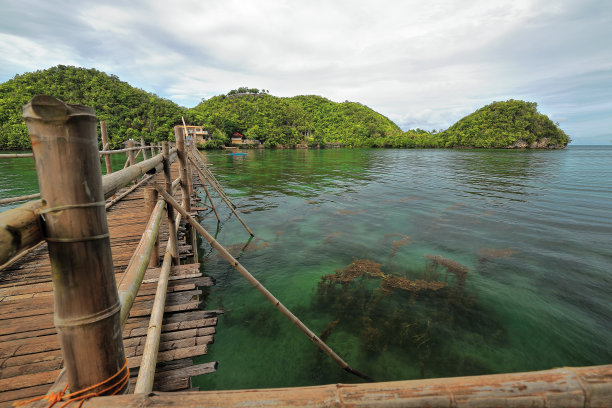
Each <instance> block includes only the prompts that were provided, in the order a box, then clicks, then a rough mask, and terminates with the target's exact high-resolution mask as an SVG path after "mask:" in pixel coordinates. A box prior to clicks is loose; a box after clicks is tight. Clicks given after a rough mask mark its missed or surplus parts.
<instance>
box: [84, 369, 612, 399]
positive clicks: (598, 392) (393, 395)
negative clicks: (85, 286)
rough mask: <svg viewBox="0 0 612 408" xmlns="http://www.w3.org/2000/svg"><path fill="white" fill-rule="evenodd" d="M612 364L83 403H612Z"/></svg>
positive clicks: (157, 393) (135, 396)
mask: <svg viewBox="0 0 612 408" xmlns="http://www.w3.org/2000/svg"><path fill="white" fill-rule="evenodd" d="M610 401H612V365H603V366H594V367H576V368H570V367H566V368H555V369H552V370H546V371H535V372H528V373H512V374H494V375H480V376H473V377H454V378H432V379H427V380H409V381H393V382H381V383H374V384H332V385H320V386H314V387H299V388H298V387H295V388H273V389H261V390H232V391H202V392H181V393H180V394H177V393H159V392H153V393H150V394H133V395H122V396H119V397H100V398H93V399H90V400H88V401H86V402H85V404H84V405H83V407H84V408H101V407H110V408H114V407H121V408H136V407H138V408H142V407H160V406H181V407H183V408H195V407H262V406H265V407H267V408H275V407H306V406H308V407H339V408H344V407H380V408H391V407H394V408H395V407H432V408H449V407H463V408H476V407H478V408H482V407H506V408H519V407H548V408H567V407H580V408H595V407H610V406H611V405H612V404H611V403H610Z"/></svg>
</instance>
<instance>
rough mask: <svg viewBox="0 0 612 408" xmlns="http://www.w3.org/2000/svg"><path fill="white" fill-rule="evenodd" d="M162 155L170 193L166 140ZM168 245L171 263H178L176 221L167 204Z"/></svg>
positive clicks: (168, 158)
mask: <svg viewBox="0 0 612 408" xmlns="http://www.w3.org/2000/svg"><path fill="white" fill-rule="evenodd" d="M162 156H163V158H164V160H163V164H164V179H165V182H166V191H167V192H168V194H170V195H172V194H173V192H174V189H173V188H172V176H171V174H170V145H169V144H168V141H167V140H166V141H163V142H162ZM167 212H168V234H169V236H168V246H169V247H170V254H171V255H172V265H178V264H179V252H178V242H177V241H178V239H177V236H176V232H177V229H176V225H177V224H176V221H175V220H174V208H172V207H170V206H168V208H167Z"/></svg>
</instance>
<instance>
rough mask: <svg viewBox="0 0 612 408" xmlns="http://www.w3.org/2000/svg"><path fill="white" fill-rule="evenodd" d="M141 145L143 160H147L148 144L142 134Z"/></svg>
mask: <svg viewBox="0 0 612 408" xmlns="http://www.w3.org/2000/svg"><path fill="white" fill-rule="evenodd" d="M140 147H142V160H147V144H146V143H145V140H144V136H140Z"/></svg>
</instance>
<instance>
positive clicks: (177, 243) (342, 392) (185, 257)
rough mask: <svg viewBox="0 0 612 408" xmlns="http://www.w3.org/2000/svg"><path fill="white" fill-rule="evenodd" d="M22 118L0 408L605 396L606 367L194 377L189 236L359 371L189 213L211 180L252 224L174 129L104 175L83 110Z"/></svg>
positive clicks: (5, 259)
mask: <svg viewBox="0 0 612 408" xmlns="http://www.w3.org/2000/svg"><path fill="white" fill-rule="evenodd" d="M24 119H25V121H26V124H27V125H28V130H29V132H30V136H31V139H32V146H33V156H34V158H35V164H36V170H37V174H38V177H39V185H40V189H41V192H40V200H37V201H30V202H28V203H26V204H23V205H21V206H20V207H18V208H15V209H11V210H7V211H5V212H3V213H1V214H0V264H2V266H1V267H0V406H13V404H16V405H17V406H19V405H27V406H37V407H45V406H51V405H54V404H59V405H57V406H63V405H66V404H74V405H75V406H77V405H78V404H81V405H82V406H84V407H144V406H154V405H155V406H158V405H159V406H184V407H195V406H266V407H269V406H306V405H308V406H385V407H386V406H415V407H416V406H431V407H459V406H466V407H473V406H482V407H484V406H504V407H519V406H541V407H569V406H575V407H599V406H612V365H605V366H597V367H580V368H560V369H554V370H547V371H541V372H533V373H515V374H501V375H489V376H479V377H463V378H453V379H432V380H420V381H399V382H389V383H369V384H355V385H342V384H338V385H329V386H318V387H304V388H285V389H271V390H243V391H199V390H197V389H195V388H192V386H191V383H190V378H191V377H192V376H196V375H201V374H207V373H212V372H214V371H215V370H216V369H217V362H215V361H210V362H208V363H205V364H198V365H195V364H194V363H193V357H195V356H201V355H205V354H206V353H207V350H208V347H209V346H210V344H212V343H213V340H214V334H215V325H216V322H217V315H218V314H219V313H222V311H219V310H206V305H204V304H202V302H201V301H200V295H201V293H202V288H204V287H207V286H211V285H213V284H214V282H213V281H212V280H211V279H210V278H208V277H204V276H202V274H201V273H200V268H199V264H198V251H197V249H198V241H197V236H198V235H199V236H201V237H203V238H204V239H205V240H206V241H208V242H209V244H210V245H212V246H213V247H214V248H215V249H216V250H217V251H219V253H220V254H221V255H222V256H223V257H224V258H225V259H226V260H227V261H228V262H229V263H230V264H232V266H233V267H234V268H236V269H237V270H238V272H240V273H241V274H242V275H243V276H245V278H246V279H248V280H249V281H250V282H251V283H252V284H253V285H254V286H255V288H256V289H257V290H259V291H260V292H261V293H262V294H264V296H266V298H267V299H268V300H269V301H271V302H272V303H273V304H274V305H275V306H276V307H277V308H278V309H279V310H280V311H281V312H282V313H283V314H285V315H286V316H287V317H288V318H289V319H291V321H292V322H293V323H294V324H295V325H296V326H297V327H298V328H299V329H300V330H302V331H303V332H304V333H305V334H307V335H308V336H309V337H310V338H311V340H312V341H313V342H314V343H315V344H316V345H317V346H318V347H320V348H321V349H322V350H323V351H324V352H325V353H326V354H328V355H329V356H330V357H331V358H332V359H334V361H336V362H337V363H338V364H339V365H340V366H341V368H343V369H344V370H346V371H349V372H352V373H353V374H356V375H358V376H360V377H362V378H367V376H365V375H363V374H362V373H359V372H358V371H356V370H353V369H352V368H351V367H350V366H349V365H348V364H347V363H345V362H344V361H343V360H342V359H341V358H340V357H339V356H338V355H337V354H336V353H335V352H334V351H333V350H331V349H330V348H329V347H327V345H325V343H323V342H322V341H321V340H320V339H319V338H318V337H317V336H316V335H315V334H314V333H312V332H311V331H310V330H309V329H308V328H307V327H306V326H305V325H304V324H303V323H302V322H301V321H300V320H299V319H297V317H295V316H294V315H293V314H292V313H291V312H290V311H289V310H288V309H286V308H285V307H284V306H283V305H282V304H281V303H280V301H278V299H276V298H275V297H274V296H273V295H272V294H271V293H270V292H268V291H267V290H266V289H265V288H264V287H263V286H262V285H261V284H260V283H259V282H258V281H257V280H256V279H255V278H254V277H253V276H252V275H251V274H250V273H249V272H248V271H247V270H246V269H245V268H244V267H243V266H242V265H240V263H239V262H238V261H237V260H235V259H234V258H233V257H232V256H231V255H230V254H229V253H228V252H227V251H226V250H225V249H224V248H223V247H222V246H221V245H220V244H219V243H218V242H217V241H215V240H214V238H213V237H212V236H210V234H208V232H207V231H206V230H204V228H202V226H201V225H200V224H199V223H198V221H197V220H196V217H197V211H198V210H204V209H205V210H211V211H212V212H213V213H214V214H215V216H217V219H218V215H217V211H216V208H215V207H214V204H213V203H212V199H210V201H209V200H208V199H207V200H206V201H205V202H204V203H200V204H198V205H199V206H200V207H196V206H195V205H194V204H193V201H194V200H195V198H196V195H195V190H196V189H198V188H202V189H203V190H204V192H205V193H206V195H207V197H208V198H210V195H209V190H208V188H209V187H210V188H211V189H213V190H215V191H216V193H217V195H218V196H219V198H220V199H221V200H223V201H224V202H225V203H226V204H227V205H228V206H229V208H230V209H231V211H232V212H233V213H234V214H235V215H236V217H237V219H238V220H239V221H240V222H241V223H242V224H243V225H244V227H245V229H246V231H247V232H248V233H249V234H251V235H253V233H252V232H251V230H250V229H249V228H248V227H247V226H246V224H245V223H244V221H243V220H242V219H241V218H240V216H239V215H238V213H237V212H236V211H235V206H234V205H233V203H232V202H231V200H230V199H229V197H227V196H226V195H225V193H224V192H223V189H222V188H221V186H220V184H219V183H218V182H217V180H216V179H215V177H214V175H213V174H212V172H211V171H210V170H209V169H208V167H207V166H206V163H204V161H203V159H202V157H201V156H200V155H199V153H198V152H197V150H196V149H195V148H194V146H193V143H189V142H187V141H186V140H185V132H184V131H183V129H182V128H180V127H178V128H176V129H175V138H176V147H172V148H171V147H170V145H169V143H168V142H164V143H163V144H162V146H161V147H150V146H149V147H145V146H144V143H143V144H142V145H141V146H140V147H135V146H134V143H133V142H131V143H130V144H129V145H128V148H127V149H123V150H120V151H114V152H127V153H128V156H129V157H128V160H127V162H126V166H125V168H124V169H122V170H119V171H116V172H112V168H111V167H110V160H106V167H107V174H106V175H105V176H103V177H101V176H100V159H99V158H100V155H104V157H105V158H108V157H109V154H111V153H113V152H111V151H108V144H107V142H106V132H105V126H104V124H101V131H102V137H103V146H104V149H103V150H102V151H98V144H97V137H96V134H97V131H96V119H95V116H94V113H93V110H92V109H90V108H87V107H83V106H77V105H67V104H64V103H63V102H61V101H59V100H56V99H54V98H50V97H45V96H39V97H35V98H34V99H33V100H32V101H31V102H30V103H29V104H28V105H26V106H24ZM147 150H148V151H150V153H151V157H150V158H148V157H147V156H146V152H147ZM156 150H157V151H156ZM136 152H139V153H138V154H142V155H143V160H142V161H140V162H136V155H137V153H136ZM14 156H15V155H12V157H14ZM26 156H27V155H26ZM5 157H6V155H5ZM33 198H38V197H35V196H28V197H19V198H16V199H15V200H13V201H17V200H26V199H33ZM4 201H5V202H6V201H10V200H4ZM179 202H180V203H181V204H179ZM246 353H248V351H246V350H245V354H246ZM221 364H222V362H221ZM177 391H182V392H180V393H177Z"/></svg>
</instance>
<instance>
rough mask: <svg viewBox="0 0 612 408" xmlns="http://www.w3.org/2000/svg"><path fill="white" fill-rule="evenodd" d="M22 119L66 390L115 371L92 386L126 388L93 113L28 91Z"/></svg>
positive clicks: (98, 389)
mask: <svg viewBox="0 0 612 408" xmlns="http://www.w3.org/2000/svg"><path fill="white" fill-rule="evenodd" d="M23 117H24V119H25V122H26V125H27V127H28V131H29V133H30V138H31V141H32V149H33V152H34V157H35V163H36V171H37V174H38V182H39V187H40V192H41V197H42V202H43V203H44V205H43V207H42V208H41V211H40V218H41V221H42V223H43V231H44V233H45V239H46V241H47V243H48V247H49V258H50V260H51V270H52V278H53V287H54V291H53V295H54V301H55V315H54V320H55V326H56V328H57V331H58V337H59V340H60V345H61V349H62V354H63V357H64V366H65V368H66V371H67V375H68V383H69V384H70V389H71V391H72V392H75V391H78V390H81V389H84V388H87V387H90V386H94V385H96V384H100V383H101V382H104V381H105V380H107V379H109V378H111V377H113V376H115V380H113V381H111V382H110V383H106V384H104V385H103V386H98V387H96V388H94V389H93V390H92V391H93V392H99V391H102V390H104V389H105V388H107V387H109V386H111V385H113V384H114V386H113V387H110V389H109V390H107V391H105V392H104V394H110V393H112V392H116V391H118V392H119V393H121V392H126V391H127V384H128V382H127V380H128V379H129V371H127V366H126V365H125V363H126V359H125V354H124V350H123V341H122V335H121V325H120V322H119V312H120V309H121V305H120V303H119V297H118V293H117V287H116V285H115V274H114V272H113V260H112V255H111V248H110V239H109V235H108V225H107V221H106V211H105V209H104V204H105V202H104V190H103V186H102V178H101V177H100V160H99V156H98V142H97V137H96V117H95V115H94V111H93V109H92V108H90V107H86V106H80V105H69V104H65V103H64V102H62V101H60V100H58V99H55V98H52V97H50V96H35V97H34V98H33V99H32V100H31V101H30V103H28V104H27V105H25V106H24V107H23ZM124 371H125V374H124ZM116 374H118V375H116ZM119 380H121V381H119Z"/></svg>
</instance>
